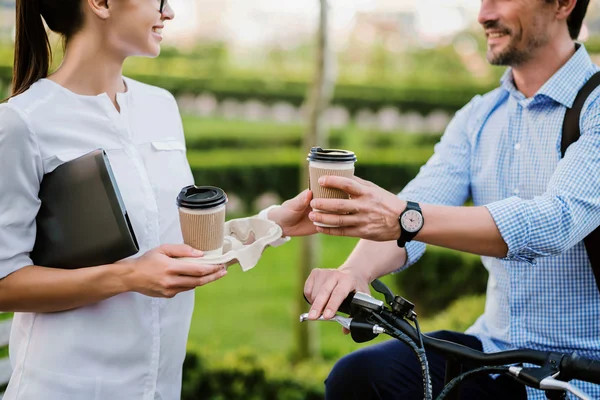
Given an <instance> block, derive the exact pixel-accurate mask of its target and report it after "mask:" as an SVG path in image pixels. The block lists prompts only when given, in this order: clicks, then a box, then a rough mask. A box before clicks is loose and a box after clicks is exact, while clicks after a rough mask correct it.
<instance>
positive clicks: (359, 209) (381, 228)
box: [309, 176, 406, 242]
mask: <svg viewBox="0 0 600 400" xmlns="http://www.w3.org/2000/svg"><path fill="white" fill-rule="evenodd" d="M319 185H321V186H324V187H329V188H335V189H340V190H343V191H344V192H346V193H348V194H349V195H350V197H351V198H350V200H340V199H314V200H313V201H312V202H311V206H312V208H315V209H318V210H322V211H323V212H322V213H321V212H314V211H313V212H311V213H310V214H309V218H310V219H311V220H312V221H315V222H320V223H323V224H326V225H333V226H338V227H339V228H322V227H317V231H318V232H321V233H325V234H327V235H333V236H351V237H360V238H362V239H368V240H374V241H378V242H384V241H389V240H396V239H398V238H399V237H400V225H399V223H398V217H399V215H400V214H401V213H402V212H403V211H404V209H405V208H406V202H405V201H403V200H400V199H399V198H398V197H397V196H396V195H394V194H392V193H390V192H388V191H386V190H384V189H382V188H380V187H379V186H377V185H375V184H374V183H372V182H369V181H366V180H364V179H360V178H358V177H354V178H352V179H350V178H344V177H341V176H322V177H321V178H319ZM328 212H329V213H336V214H326V213H328Z"/></svg>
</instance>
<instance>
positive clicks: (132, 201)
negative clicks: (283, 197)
mask: <svg viewBox="0 0 600 400" xmlns="http://www.w3.org/2000/svg"><path fill="white" fill-rule="evenodd" d="M42 17H43V19H44V20H45V21H46V23H47V25H48V26H49V28H50V29H51V30H53V31H54V32H56V33H59V34H61V35H62V36H63V37H64V39H65V41H66V52H65V57H64V61H63V63H62V65H61V66H60V67H59V68H58V70H57V71H55V72H54V73H53V74H52V75H51V76H49V77H47V73H48V65H49V56H50V51H49V46H48V37H47V36H46V32H45V29H44V25H43V22H42ZM173 17H174V14H173V11H172V9H171V8H170V7H169V5H168V4H165V3H164V2H161V1H158V2H157V1H156V0H86V1H81V0H62V1H60V2H59V1H58V0H17V35H16V48H15V63H14V82H13V93H14V95H13V97H12V98H11V99H10V100H9V101H8V102H7V103H6V104H0V310H2V311H15V312H17V313H16V314H15V317H14V323H13V329H12V334H11V341H10V356H11V361H12V365H13V369H14V373H13V376H12V379H11V381H10V383H9V386H8V388H7V391H6V395H5V397H4V398H5V399H7V400H15V399H18V400H30V399H31V400H33V399H35V400H39V399H44V400H66V399H76V400H79V399H80V400H99V399H110V400H115V399H123V400H150V399H165V400H172V399H178V398H179V397H180V391H181V370H182V363H183V359H184V356H185V345H186V341H187V335H188V329H189V325H190V319H191V315H192V308H193V303H194V292H193V290H192V289H194V288H195V287H197V286H203V285H205V284H208V283H210V282H213V281H215V280H217V279H220V278H222V277H223V276H225V274H226V270H225V268H224V266H222V265H216V266H215V265H198V264H191V263H186V262H184V261H181V260H177V259H176V258H177V257H201V256H202V253H200V252H198V251H196V250H194V249H192V248H190V247H189V246H185V245H183V244H181V243H182V237H181V233H180V230H179V219H178V215H177V210H176V206H175V198H176V195H177V193H178V192H179V190H180V189H181V188H182V187H184V186H186V185H189V184H192V183H193V178H192V174H191V172H190V167H189V165H188V163H187V160H186V157H185V146H184V144H185V143H184V134H183V129H182V125H181V120H180V117H179V113H178V109H177V105H176V103H175V100H174V98H173V96H172V95H171V94H169V93H168V92H166V91H164V90H161V89H158V88H155V87H151V86H148V85H144V84H141V83H138V82H135V81H133V80H131V79H127V78H124V77H123V76H122V66H123V62H124V60H125V59H126V58H127V57H129V56H134V55H135V56H140V55H142V56H150V57H155V56H157V55H158V54H159V51H160V42H161V39H162V36H161V35H162V29H163V27H164V24H165V22H166V21H170V20H172V19H173ZM97 148H103V149H105V150H106V151H107V153H108V156H109V158H110V161H111V165H112V168H113V170H114V173H115V176H116V180H117V183H118V185H119V188H120V190H121V192H122V196H123V199H124V202H125V206H126V208H127V209H128V211H129V213H130V218H131V221H132V224H133V227H134V230H135V232H136V236H137V238H138V242H139V245H140V253H139V254H140V255H141V256H140V257H135V258H131V259H128V260H123V261H120V262H118V263H115V264H112V265H104V266H99V267H94V268H82V269H77V270H57V269H51V268H45V267H43V266H35V265H32V261H31V258H30V257H29V253H30V251H31V250H32V248H33V244H34V241H35V217H36V214H37V212H38V210H39V206H40V201H39V199H38V190H39V185H40V182H41V180H42V178H43V175H44V174H45V173H49V172H51V171H52V170H53V169H54V168H56V167H57V166H58V165H60V164H62V163H64V162H66V161H69V160H71V159H73V158H75V157H78V156H81V155H83V154H85V153H87V152H89V151H91V150H94V149H97ZM309 201H310V194H309V193H308V192H307V193H304V194H301V195H299V196H298V197H297V198H295V199H293V200H291V201H289V202H287V203H285V204H284V205H283V206H281V207H279V208H275V209H272V210H270V213H269V217H270V218H271V219H273V220H275V221H276V222H278V223H279V224H280V225H281V226H282V227H283V229H284V234H286V235H295V234H304V233H307V232H313V231H314V229H313V228H312V225H311V224H310V222H309V221H308V219H307V218H306V215H307V212H306V211H307V209H308V206H307V205H308V203H309ZM264 214H266V213H264Z"/></svg>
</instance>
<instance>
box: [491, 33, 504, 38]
mask: <svg viewBox="0 0 600 400" xmlns="http://www.w3.org/2000/svg"><path fill="white" fill-rule="evenodd" d="M504 35H505V33H490V34H488V37H490V38H492V39H496V38H499V37H502V36H504Z"/></svg>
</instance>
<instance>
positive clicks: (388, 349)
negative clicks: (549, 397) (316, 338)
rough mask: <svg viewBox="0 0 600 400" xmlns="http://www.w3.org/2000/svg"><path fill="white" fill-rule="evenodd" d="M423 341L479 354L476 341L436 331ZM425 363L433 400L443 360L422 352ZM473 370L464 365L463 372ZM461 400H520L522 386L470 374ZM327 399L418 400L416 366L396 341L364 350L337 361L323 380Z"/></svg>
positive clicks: (420, 384) (440, 385) (420, 389)
mask: <svg viewBox="0 0 600 400" xmlns="http://www.w3.org/2000/svg"><path fill="white" fill-rule="evenodd" d="M428 335H429V336H432V337H435V338H438V339H444V340H447V341H450V342H455V343H460V344H462V345H465V346H468V347H471V348H473V349H476V350H480V351H481V350H482V348H481V342H480V341H479V340H478V339H477V338H476V337H474V336H470V335H465V334H462V333H456V332H448V331H438V332H434V333H431V334H428ZM427 361H428V362H429V370H430V373H431V380H432V384H433V397H434V398H436V397H437V396H438V395H439V394H440V392H441V391H442V389H443V386H444V374H445V368H446V360H445V359H444V357H443V356H441V355H439V354H436V353H433V352H431V351H428V352H427ZM473 368H476V366H474V365H468V364H467V365H464V366H463V371H466V370H467V369H473ZM459 387H460V388H461V397H460V398H461V400H475V399H477V400H481V399H485V400H495V399H498V400H500V399H502V400H506V399H511V400H526V399H527V394H526V392H525V387H524V386H523V385H522V384H520V383H518V382H517V381H515V380H514V379H512V378H511V377H509V376H505V375H501V376H499V377H497V378H496V379H492V378H491V377H489V376H487V375H476V376H474V377H472V378H468V379H467V380H465V381H463V382H462V383H461V385H460V386H459ZM325 398H326V399H327V400H351V399H356V400H400V399H402V400H423V378H422V374H421V366H420V363H419V361H418V359H417V357H416V355H415V354H414V353H413V351H412V350H411V349H410V348H409V347H408V346H407V345H406V344H404V343H402V342H400V341H399V340H389V341H387V342H384V343H380V344H377V345H373V346H370V347H365V348H363V349H361V350H359V351H356V352H354V353H351V354H349V355H347V356H346V357H344V358H342V359H341V360H340V361H338V362H337V364H336V365H335V366H334V367H333V370H332V371H331V373H330V374H329V377H328V378H327V380H326V381H325Z"/></svg>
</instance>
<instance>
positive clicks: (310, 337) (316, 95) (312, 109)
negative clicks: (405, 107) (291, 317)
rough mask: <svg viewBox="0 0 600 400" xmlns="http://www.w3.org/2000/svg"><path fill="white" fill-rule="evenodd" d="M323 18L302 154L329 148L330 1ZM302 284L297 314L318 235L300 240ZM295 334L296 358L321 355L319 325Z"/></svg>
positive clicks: (302, 308) (304, 173)
mask: <svg viewBox="0 0 600 400" xmlns="http://www.w3.org/2000/svg"><path fill="white" fill-rule="evenodd" d="M319 3H320V8H321V11H320V18H319V29H318V45H317V53H316V68H315V74H314V78H313V82H312V85H311V87H310V91H309V93H308V99H307V102H306V104H307V107H306V111H307V113H308V126H307V130H306V133H305V135H304V143H303V148H302V150H303V154H308V152H309V150H310V148H311V147H313V146H317V145H318V146H321V147H327V145H328V131H327V127H326V126H325V111H326V110H327V107H328V106H329V104H330V102H331V98H332V97H333V89H334V85H335V65H334V54H333V51H332V49H331V35H330V32H329V12H330V9H329V2H328V0H319ZM300 179H301V181H300V189H301V190H304V189H306V187H307V185H308V181H309V175H308V164H306V163H304V164H303V166H302V169H301V173H300ZM299 261H300V262H299V276H298V278H299V282H298V289H297V291H296V292H297V298H298V304H297V307H296V310H297V314H298V315H299V314H301V313H304V312H306V311H307V309H308V305H307V304H306V302H305V301H304V299H303V297H302V293H303V290H304V282H305V281H306V279H307V278H308V276H309V275H310V271H311V269H312V268H313V267H314V266H316V265H318V261H319V237H318V236H317V235H313V236H309V237H305V238H302V239H301V246H300V257H299ZM296 326H297V331H296V341H297V346H296V350H297V353H296V354H297V358H298V360H304V359H307V358H309V357H313V356H315V355H316V354H317V353H318V348H319V345H318V340H317V339H318V338H317V333H318V330H317V328H318V326H317V324H316V323H314V322H312V323H303V324H300V323H298V324H297V325H296Z"/></svg>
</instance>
